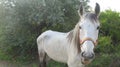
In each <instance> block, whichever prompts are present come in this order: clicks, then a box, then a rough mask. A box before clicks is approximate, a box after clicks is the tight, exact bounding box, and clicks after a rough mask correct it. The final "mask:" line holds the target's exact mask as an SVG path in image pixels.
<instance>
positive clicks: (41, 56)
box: [39, 51, 46, 67]
mask: <svg viewBox="0 0 120 67" xmlns="http://www.w3.org/2000/svg"><path fill="white" fill-rule="evenodd" d="M39 60H40V64H39V67H46V53H45V52H44V51H41V52H39Z"/></svg>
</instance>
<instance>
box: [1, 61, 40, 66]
mask: <svg viewBox="0 0 120 67" xmlns="http://www.w3.org/2000/svg"><path fill="white" fill-rule="evenodd" d="M0 67H38V66H37V65H36V64H35V65H33V64H28V65H22V64H16V63H13V62H9V61H1V60H0Z"/></svg>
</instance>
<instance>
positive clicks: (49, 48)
mask: <svg viewBox="0 0 120 67" xmlns="http://www.w3.org/2000/svg"><path fill="white" fill-rule="evenodd" d="M61 43H62V42H61ZM61 43H59V44H55V42H48V44H45V52H46V53H47V55H48V56H49V57H50V58H52V59H53V60H55V61H58V62H63V63H66V62H67V60H68V56H67V47H66V46H65V45H67V44H61Z"/></svg>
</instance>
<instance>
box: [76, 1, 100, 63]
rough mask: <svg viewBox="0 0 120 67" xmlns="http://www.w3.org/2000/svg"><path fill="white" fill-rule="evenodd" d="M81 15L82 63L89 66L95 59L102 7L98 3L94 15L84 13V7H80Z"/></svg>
mask: <svg viewBox="0 0 120 67" xmlns="http://www.w3.org/2000/svg"><path fill="white" fill-rule="evenodd" d="M78 13H79V15H80V19H81V20H80V21H79V40H80V44H81V45H80V47H81V56H82V59H81V60H82V63H84V64H88V63H89V62H90V61H91V60H92V59H94V57H95V54H94V48H95V46H96V45H97V40H98V32H99V27H100V23H99V20H98V17H99V13H100V6H99V4H97V3H96V7H95V11H94V12H93V13H91V12H88V13H84V11H83V7H82V6H80V9H79V11H78Z"/></svg>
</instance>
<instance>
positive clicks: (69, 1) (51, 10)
mask: <svg viewBox="0 0 120 67" xmlns="http://www.w3.org/2000/svg"><path fill="white" fill-rule="evenodd" d="M3 2H7V4H5V3H3V5H5V6H2V8H5V10H6V9H7V12H4V13H5V14H7V15H5V17H4V20H6V21H2V23H6V24H5V26H4V32H3V34H2V36H3V37H2V39H1V43H2V45H1V47H2V49H3V50H4V51H5V52H7V53H8V54H9V55H12V56H13V57H14V58H15V57H22V58H23V59H24V58H25V59H26V58H32V59H34V58H35V55H37V45H36V39H37V37H38V35H40V34H41V33H42V32H43V31H45V30H47V29H53V30H58V31H68V30H70V29H71V28H73V25H75V24H76V23H77V21H78V20H79V19H78V18H79V17H78V14H77V9H78V6H79V1H78V0H4V1H3ZM8 4H9V5H11V6H7V5H8ZM0 14H1V13H0ZM8 17H9V18H8ZM7 18H8V19H7ZM64 27H66V28H64Z"/></svg>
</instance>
